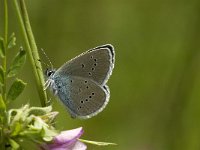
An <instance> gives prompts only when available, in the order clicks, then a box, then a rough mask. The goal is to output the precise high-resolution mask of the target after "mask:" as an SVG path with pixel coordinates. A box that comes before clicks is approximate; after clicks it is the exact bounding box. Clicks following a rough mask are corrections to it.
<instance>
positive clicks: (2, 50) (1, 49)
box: [0, 37, 5, 57]
mask: <svg viewBox="0 0 200 150" xmlns="http://www.w3.org/2000/svg"><path fill="white" fill-rule="evenodd" d="M0 56H1V57H4V56H5V48H4V39H3V38H2V37H0Z"/></svg>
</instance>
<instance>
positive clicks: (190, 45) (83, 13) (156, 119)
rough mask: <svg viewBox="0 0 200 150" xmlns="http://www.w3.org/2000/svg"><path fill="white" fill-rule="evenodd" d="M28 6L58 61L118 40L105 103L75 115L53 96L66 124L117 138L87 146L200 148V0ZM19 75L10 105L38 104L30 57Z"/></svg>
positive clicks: (91, 135) (80, 0) (60, 122)
mask: <svg viewBox="0 0 200 150" xmlns="http://www.w3.org/2000/svg"><path fill="white" fill-rule="evenodd" d="M2 4H3V3H2V2H1V3H0V10H1V13H0V16H1V17H0V31H1V32H0V33H1V35H2V34H3V23H2V22H3V14H2V9H3V6H2ZM27 6H28V11H29V15H30V19H31V24H32V28H33V31H34V34H35V39H36V41H37V45H38V47H39V48H43V49H45V51H46V53H47V55H48V56H49V58H50V59H51V61H52V62H53V64H54V66H55V67H56V68H58V67H60V66H61V65H62V64H63V63H64V62H66V61H67V60H69V59H71V58H73V57H75V56H76V55H78V54H80V53H82V52H84V51H86V50H87V49H90V48H93V47H96V46H98V45H101V44H106V43H110V44H113V45H114V47H115V51H116V64H115V68H114V71H113V75H112V76H111V78H110V80H109V82H108V85H109V87H110V90H111V98H110V102H109V104H108V106H107V107H106V109H105V110H104V111H103V112H102V113H100V114H99V115H97V116H96V117H93V118H91V119H89V120H74V119H71V118H70V116H69V114H68V113H67V111H66V110H65V108H64V107H63V106H62V105H61V103H59V102H58V101H57V100H53V106H54V110H58V111H59V112H60V114H59V116H58V119H57V126H58V127H59V128H60V129H71V128H76V127H79V126H83V127H84V130H85V133H84V136H83V137H82V138H84V139H88V140H96V141H107V142H115V143H117V144H118V145H117V146H109V147H98V146H91V145H88V149H95V150H199V149H200V1H199V0H190V1H188V0H168V1H167V0H166V1H164V0H161V1H159V0H151V1H150V0H60V1H59V0H51V1H49V0H42V1H37V0H34V1H33V0H32V1H31V0H27ZM9 11H10V12H9V21H10V28H9V32H10V33H11V32H13V31H14V32H15V33H16V35H17V44H18V45H17V46H18V48H19V46H20V45H21V43H22V42H23V41H22V38H21V33H20V28H19V25H18V21H17V20H16V14H15V11H14V8H13V5H12V4H10V5H9ZM13 51H17V49H16V50H13ZM9 54H10V57H11V56H13V55H14V52H10V53H9ZM43 61H46V60H45V58H44V59H43ZM19 77H20V78H22V79H23V80H25V81H26V82H27V83H28V85H27V87H26V89H25V92H24V93H23V94H22V95H21V96H20V97H19V98H18V100H16V101H15V103H14V104H13V106H12V107H21V106H22V105H23V104H26V103H30V104H31V105H34V106H40V103H39V98H38V95H37V92H36V86H35V83H34V76H33V72H32V70H31V66H30V63H29V61H27V63H26V65H25V67H24V69H23V71H22V72H21V73H20V75H19ZM51 97H52V96H51Z"/></svg>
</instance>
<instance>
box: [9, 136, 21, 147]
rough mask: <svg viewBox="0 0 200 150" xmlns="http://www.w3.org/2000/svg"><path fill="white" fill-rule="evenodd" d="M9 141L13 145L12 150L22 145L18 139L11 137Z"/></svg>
mask: <svg viewBox="0 0 200 150" xmlns="http://www.w3.org/2000/svg"><path fill="white" fill-rule="evenodd" d="M9 143H10V145H11V147H12V148H11V149H12V150H17V149H19V147H20V145H19V144H18V143H17V142H16V141H14V140H13V139H10V138H9Z"/></svg>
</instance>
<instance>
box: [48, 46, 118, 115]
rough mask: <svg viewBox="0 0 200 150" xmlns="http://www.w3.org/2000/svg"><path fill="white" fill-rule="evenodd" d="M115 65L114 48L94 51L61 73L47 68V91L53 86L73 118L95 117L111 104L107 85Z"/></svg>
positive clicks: (68, 65) (76, 59)
mask: <svg viewBox="0 0 200 150" xmlns="http://www.w3.org/2000/svg"><path fill="white" fill-rule="evenodd" d="M114 63H115V51H114V48H113V46H112V45H110V44H106V45H102V46H98V47H96V48H93V49H90V50H88V51H86V52H84V53H82V54H80V55H79V56H77V57H75V58H73V59H71V60H70V61H68V62H66V63H65V64H63V65H62V66H61V67H60V68H58V69H57V70H56V69H47V70H46V73H45V74H46V76H47V80H46V83H45V89H46V88H48V87H49V88H50V89H51V91H53V93H54V94H55V95H57V96H58V98H59V99H60V101H61V102H62V103H63V104H64V105H65V106H66V108H67V110H68V112H69V113H70V114H71V117H72V118H80V119H87V118H91V117H93V116H95V115H97V114H98V113H99V112H101V111H102V110H103V109H104V108H105V107H106V105H107V104H108V102H109V98H110V90H109V88H108V86H107V85H106V83H107V81H108V79H109V77H110V76H111V74H112V71H113V68H114Z"/></svg>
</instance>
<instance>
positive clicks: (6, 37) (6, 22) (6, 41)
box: [2, 0, 8, 102]
mask: <svg viewBox="0 0 200 150" xmlns="http://www.w3.org/2000/svg"><path fill="white" fill-rule="evenodd" d="M7 45H8V2H7V0H4V50H5V56H4V58H3V69H4V83H3V89H2V93H3V100H4V102H5V101H6V66H7V60H6V53H7Z"/></svg>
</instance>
